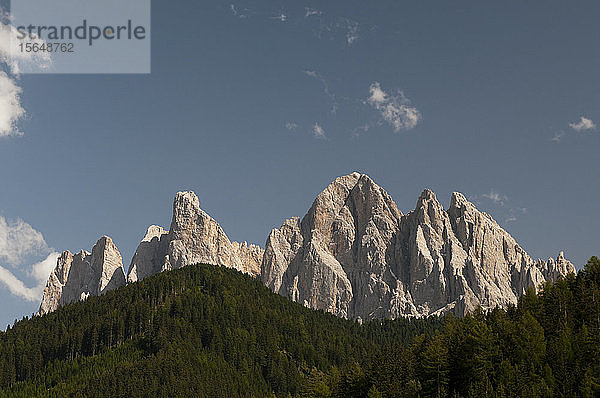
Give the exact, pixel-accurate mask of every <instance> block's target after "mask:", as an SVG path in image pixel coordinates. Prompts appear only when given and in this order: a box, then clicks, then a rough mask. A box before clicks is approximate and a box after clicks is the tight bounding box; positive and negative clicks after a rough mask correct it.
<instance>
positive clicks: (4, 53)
mask: <svg viewBox="0 0 600 398" xmlns="http://www.w3.org/2000/svg"><path fill="white" fill-rule="evenodd" d="M17 34H18V32H17V29H16V28H15V27H14V26H13V25H11V24H10V20H9V17H7V16H6V15H4V16H3V17H0V60H2V62H3V63H5V64H6V65H7V66H8V67H9V68H10V72H11V73H12V74H13V75H18V74H19V73H20V72H21V70H22V69H23V68H24V67H27V66H32V65H35V66H36V67H39V68H42V69H47V68H49V67H50V65H51V64H52V58H51V55H50V52H47V51H37V52H35V51H30V52H26V51H17V49H16V47H15V46H16V44H15V43H17V42H20V41H19V40H18V39H17ZM24 40H25V41H23V43H32V44H38V45H40V46H41V45H42V44H44V43H45V41H44V40H42V39H40V38H38V37H33V38H31V37H29V36H28V37H26V38H25V39H24Z"/></svg>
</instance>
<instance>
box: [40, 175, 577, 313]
mask: <svg viewBox="0 0 600 398" xmlns="http://www.w3.org/2000/svg"><path fill="white" fill-rule="evenodd" d="M197 263H204V264H214V265H219V266H225V267H229V268H234V269H237V270H239V271H242V272H245V273H247V274H250V275H252V276H254V277H256V278H258V279H259V280H260V281H261V282H262V283H263V284H265V285H266V286H267V287H269V288H270V289H271V290H272V291H274V292H276V293H279V294H280V295H283V296H285V297H288V298H289V299H291V300H293V301H296V302H299V303H302V304H304V305H305V306H307V307H310V308H313V309H321V310H324V311H327V312H330V313H333V314H335V315H338V316H340V317H344V318H351V319H357V320H369V319H373V318H398V317H402V316H410V317H421V316H427V315H441V314H444V313H449V312H452V313H454V314H456V315H459V316H464V315H465V314H467V313H469V312H471V311H473V310H475V309H476V308H478V307H482V308H483V309H492V308H494V307H497V306H498V307H506V306H507V305H509V304H516V302H517V299H518V297H519V296H521V295H522V294H523V293H525V291H526V290H527V289H528V288H529V287H532V288H534V289H536V290H537V289H539V288H540V287H541V286H542V285H543V284H544V283H545V282H546V281H554V280H556V279H557V278H558V277H559V276H565V275H567V274H568V273H574V272H575V267H574V266H573V264H572V263H571V262H569V261H568V260H566V259H565V257H564V254H563V252H560V253H559V255H558V257H557V258H556V260H555V259H553V258H550V259H548V260H546V261H543V260H535V261H534V260H533V259H532V258H531V257H530V256H529V255H528V254H527V253H526V252H525V250H523V248H521V246H519V244H518V243H517V242H516V241H515V239H514V238H513V237H512V236H510V234H508V233H507V232H506V231H505V230H504V229H502V228H501V227H500V226H499V225H498V223H497V222H496V221H494V220H493V219H492V217H491V216H490V215H488V214H486V213H484V212H481V211H479V210H477V208H476V207H475V206H474V205H473V204H472V203H471V202H469V201H468V200H467V199H466V198H465V196H464V195H462V194H460V193H457V192H455V193H453V194H452V197H451V198H450V205H449V207H448V209H444V207H443V206H442V205H441V204H440V202H439V201H438V199H437V198H436V195H435V194H434V193H433V192H432V191H430V190H428V189H426V190H424V191H423V192H422V193H421V195H420V196H419V198H418V200H417V204H416V207H415V209H414V210H413V211H411V212H409V213H408V214H403V213H402V212H401V211H400V210H399V209H398V207H397V206H396V204H395V203H394V201H393V200H392V198H391V196H390V195H389V194H388V193H387V192H386V191H385V190H384V189H383V188H381V187H380V186H378V185H377V184H376V183H375V182H374V181H373V180H372V179H371V178H370V177H369V176H367V175H365V174H359V173H356V172H355V173H352V174H349V175H346V176H342V177H338V178H336V179H335V180H334V181H333V182H332V183H331V184H330V185H329V186H328V187H327V188H325V189H324V190H323V191H322V192H321V193H320V194H319V195H318V196H317V198H316V199H315V201H314V202H313V204H312V206H311V208H310V209H309V211H308V213H307V214H306V215H305V216H304V217H303V218H299V217H292V218H290V219H288V220H285V221H284V222H283V224H282V225H281V227H280V228H278V229H273V230H272V231H271V233H270V234H269V236H268V237H267V239H266V243H265V248H264V249H262V248H260V247H258V246H256V245H249V244H247V243H246V242H243V243H238V242H231V241H230V240H229V238H228V237H227V235H226V234H225V232H224V231H223V229H222V228H221V226H220V225H219V224H218V222H217V221H215V220H214V219H213V218H212V217H210V216H209V215H208V214H207V213H206V212H204V211H203V210H202V209H201V208H200V203H199V200H198V197H197V196H196V194H195V193H193V192H189V191H188V192H178V193H177V194H176V195H175V199H174V202H173V217H172V221H171V225H170V228H169V230H165V229H164V228H162V227H160V226H157V225H151V226H150V227H149V228H148V230H147V231H146V234H145V236H144V237H143V239H142V241H141V242H140V244H139V246H138V248H137V250H136V252H135V254H134V256H133V258H132V260H131V264H130V266H129V269H128V272H127V276H125V270H124V268H123V263H122V258H121V255H120V253H119V251H118V249H117V247H116V246H115V244H114V243H113V241H112V240H111V239H110V238H109V237H107V236H103V237H102V238H100V240H99V241H98V242H97V243H96V245H95V246H94V248H93V249H92V252H91V253H88V252H86V251H83V250H82V251H81V252H79V253H77V254H72V253H71V252H69V251H65V252H63V253H62V255H61V256H60V257H59V258H58V260H57V265H56V268H55V269H54V271H53V272H52V273H51V274H50V277H49V279H48V282H47V284H46V287H45V290H44V293H43V297H42V302H41V304H40V309H39V312H38V313H39V314H45V313H48V312H52V311H54V310H55V309H56V308H58V307H59V306H61V305H64V304H67V303H70V302H73V301H77V300H83V299H85V298H87V297H88V296H90V295H91V296H96V295H101V294H103V293H105V292H106V291H108V290H111V289H116V288H118V287H120V286H123V285H125V284H127V283H135V282H136V281H139V280H141V279H143V278H145V277H147V276H150V275H153V274H156V273H159V272H162V271H168V270H172V269H176V268H181V267H184V266H186V265H191V264H197Z"/></svg>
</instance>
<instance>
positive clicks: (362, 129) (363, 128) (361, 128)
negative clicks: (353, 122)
mask: <svg viewBox="0 0 600 398" xmlns="http://www.w3.org/2000/svg"><path fill="white" fill-rule="evenodd" d="M370 129H371V125H370V124H363V125H362V126H358V127H355V128H354V129H353V130H352V136H353V137H355V138H356V137H360V136H361V135H363V134H364V133H366V132H367V131H369V130H370Z"/></svg>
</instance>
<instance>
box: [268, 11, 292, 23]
mask: <svg viewBox="0 0 600 398" xmlns="http://www.w3.org/2000/svg"><path fill="white" fill-rule="evenodd" d="M271 19H275V20H277V21H279V22H287V19H288V16H287V13H286V12H285V11H284V10H281V11H279V12H278V13H277V14H276V15H273V16H272V17H271Z"/></svg>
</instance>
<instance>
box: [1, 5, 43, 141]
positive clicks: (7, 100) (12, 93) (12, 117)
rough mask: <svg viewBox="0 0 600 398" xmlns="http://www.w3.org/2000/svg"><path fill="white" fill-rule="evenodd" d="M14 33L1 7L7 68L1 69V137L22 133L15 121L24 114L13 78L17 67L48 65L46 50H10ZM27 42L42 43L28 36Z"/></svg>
mask: <svg viewBox="0 0 600 398" xmlns="http://www.w3.org/2000/svg"><path fill="white" fill-rule="evenodd" d="M16 36H17V30H16V29H15V27H14V26H12V25H11V24H10V17H9V15H8V14H6V13H2V12H1V11H0V62H2V63H3V64H4V65H5V66H6V69H7V71H0V137H7V136H21V135H23V133H22V132H21V131H19V129H18V128H17V123H18V121H19V120H21V119H22V118H23V117H24V116H25V110H24V109H23V106H22V105H21V87H19V85H18V83H17V80H16V78H17V77H18V75H19V73H20V71H21V70H22V69H23V68H24V67H26V66H31V65H35V66H37V67H41V68H47V67H49V66H50V65H51V58H50V53H49V52H46V51H38V52H33V51H32V52H25V51H16V50H15V51H11V49H12V48H13V47H12V46H13V45H14V43H15V41H16ZM27 42H31V43H37V44H43V43H44V41H43V40H41V39H39V38H33V39H31V38H28V39H27ZM7 72H8V73H7Z"/></svg>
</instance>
